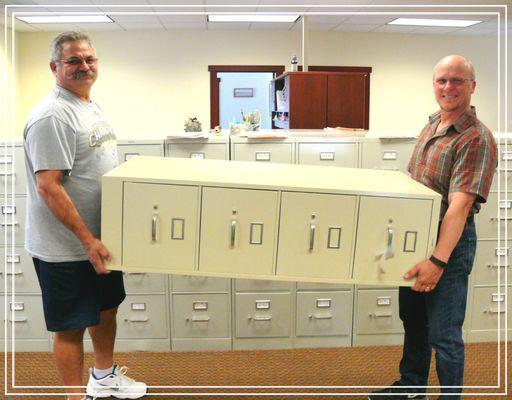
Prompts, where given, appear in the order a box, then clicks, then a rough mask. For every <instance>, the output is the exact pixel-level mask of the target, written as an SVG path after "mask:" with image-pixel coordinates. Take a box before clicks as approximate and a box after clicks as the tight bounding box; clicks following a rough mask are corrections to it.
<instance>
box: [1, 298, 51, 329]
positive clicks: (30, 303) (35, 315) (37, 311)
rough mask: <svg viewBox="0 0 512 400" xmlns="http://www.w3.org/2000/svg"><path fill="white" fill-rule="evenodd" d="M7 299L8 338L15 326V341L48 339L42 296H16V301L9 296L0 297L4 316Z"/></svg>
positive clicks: (6, 321)
mask: <svg viewBox="0 0 512 400" xmlns="http://www.w3.org/2000/svg"><path fill="white" fill-rule="evenodd" d="M6 299H7V315H6V316H5V319H3V321H4V324H5V323H6V324H7V331H8V337H10V335H11V329H12V327H13V325H14V338H15V339H47V338H48V331H47V330H46V323H45V321H44V314H43V303H42V299H41V296H40V295H15V296H14V299H13V298H12V296H11V295H7V298H6V297H4V296H0V306H1V310H2V314H3V310H4V301H5V300H6ZM0 338H4V329H2V331H1V332H0Z"/></svg>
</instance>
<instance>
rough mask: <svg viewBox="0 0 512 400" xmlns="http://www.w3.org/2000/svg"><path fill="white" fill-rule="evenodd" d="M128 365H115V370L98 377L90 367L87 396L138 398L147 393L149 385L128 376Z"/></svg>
mask: <svg viewBox="0 0 512 400" xmlns="http://www.w3.org/2000/svg"><path fill="white" fill-rule="evenodd" d="M126 371H128V368H127V367H121V368H119V366H118V365H116V366H114V371H113V372H111V373H110V374H108V375H107V376H104V377H103V378H100V379H96V378H95V377H94V375H93V373H92V368H91V369H89V383H87V396H91V397H92V398H93V399H97V398H105V397H110V396H112V397H116V398H118V399H138V398H140V397H142V396H144V395H145V394H146V393H147V390H148V388H147V386H146V384H145V383H144V382H136V381H134V380H133V379H132V378H129V377H128V376H126Z"/></svg>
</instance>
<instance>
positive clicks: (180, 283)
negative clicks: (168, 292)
mask: <svg viewBox="0 0 512 400" xmlns="http://www.w3.org/2000/svg"><path fill="white" fill-rule="evenodd" d="M170 280H171V288H172V291H173V292H223V293H226V292H229V288H230V282H231V280H230V279H226V278H211V277H207V276H190V275H173V276H171V277H170Z"/></svg>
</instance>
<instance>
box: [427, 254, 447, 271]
mask: <svg viewBox="0 0 512 400" xmlns="http://www.w3.org/2000/svg"><path fill="white" fill-rule="evenodd" d="M429 260H430V261H432V263H433V264H435V265H437V266H438V267H441V268H443V269H444V268H446V266H447V265H448V263H445V262H444V261H441V260H440V259H439V258H436V257H434V255H433V254H432V255H431V256H430V258H429Z"/></svg>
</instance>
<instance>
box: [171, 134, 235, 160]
mask: <svg viewBox="0 0 512 400" xmlns="http://www.w3.org/2000/svg"><path fill="white" fill-rule="evenodd" d="M165 155H166V157H180V158H198V159H213V160H229V135H228V133H227V132H223V133H222V134H221V135H214V134H211V135H210V136H209V137H208V138H199V139H171V138H167V140H166V141H165Z"/></svg>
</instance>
